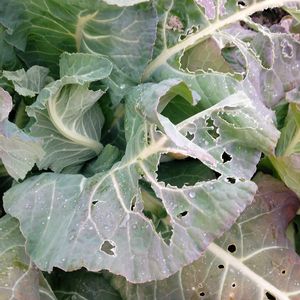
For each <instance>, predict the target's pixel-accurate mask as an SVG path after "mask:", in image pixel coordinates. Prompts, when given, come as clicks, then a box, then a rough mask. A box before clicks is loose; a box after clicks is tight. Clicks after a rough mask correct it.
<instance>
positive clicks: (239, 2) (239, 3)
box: [237, 1, 247, 7]
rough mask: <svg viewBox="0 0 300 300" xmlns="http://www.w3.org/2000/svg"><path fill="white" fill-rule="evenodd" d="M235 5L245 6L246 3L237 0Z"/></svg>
mask: <svg viewBox="0 0 300 300" xmlns="http://www.w3.org/2000/svg"><path fill="white" fill-rule="evenodd" d="M237 5H238V6H239V7H245V6H247V4H246V3H245V2H244V1H238V2H237Z"/></svg>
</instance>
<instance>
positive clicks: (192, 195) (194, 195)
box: [189, 191, 196, 199]
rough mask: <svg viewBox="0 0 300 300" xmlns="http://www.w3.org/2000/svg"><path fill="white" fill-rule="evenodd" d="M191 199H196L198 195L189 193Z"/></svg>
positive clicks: (192, 192)
mask: <svg viewBox="0 0 300 300" xmlns="http://www.w3.org/2000/svg"><path fill="white" fill-rule="evenodd" d="M189 197H190V198H192V199H194V198H195V197H196V193H195V192H194V191H190V192H189Z"/></svg>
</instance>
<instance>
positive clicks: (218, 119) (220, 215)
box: [5, 80, 276, 282]
mask: <svg viewBox="0 0 300 300" xmlns="http://www.w3.org/2000/svg"><path fill="white" fill-rule="evenodd" d="M179 83H180V82H179V81H178V80H173V81H172V80H169V81H165V82H162V83H160V84H153V86H152V87H151V88H150V87H149V89H146V90H145V91H144V92H142V93H140V94H139V95H140V97H134V96H133V97H132V98H130V97H129V98H128V99H127V104H126V107H127V108H126V110H127V112H126V120H127V123H126V124H127V127H126V132H127V134H126V136H127V140H128V143H127V149H126V153H125V155H124V157H123V158H122V160H121V161H120V162H118V163H116V164H115V165H114V166H113V167H112V168H111V169H110V170H109V171H106V172H102V173H99V174H96V175H95V176H93V177H91V178H88V179H86V178H85V177H83V176H81V175H63V174H61V175H59V174H47V173H44V174H42V175H39V176H37V177H32V178H30V179H28V180H26V181H25V182H24V183H22V184H19V185H16V186H14V187H13V188H12V189H11V190H10V191H9V192H8V193H7V194H6V195H5V209H6V211H7V212H8V213H10V214H11V215H13V216H15V217H17V218H18V219H19V220H20V223H21V228H22V232H23V233H24V235H25V237H26V240H27V250H28V252H29V253H30V255H31V257H32V259H33V261H34V262H35V263H36V264H37V265H38V266H39V267H40V268H41V269H42V270H48V271H51V270H52V268H53V267H54V266H57V267H59V268H62V269H64V270H74V269H78V268H80V267H82V266H84V267H86V268H87V269H88V270H92V271H98V270H101V269H108V270H110V271H111V272H113V273H116V274H122V275H123V276H125V277H126V278H127V279H128V280H129V281H132V282H145V281H149V280H154V279H163V278H166V277H168V276H170V275H172V274H173V273H175V272H176V271H178V270H179V269H180V268H182V266H184V265H187V264H189V263H191V262H192V261H194V260H195V259H197V258H198V257H199V256H200V255H201V253H202V252H203V251H204V250H205V248H206V247H207V246H208V245H209V244H210V242H211V241H212V240H214V239H215V238H216V237H218V236H220V235H221V234H222V233H223V232H224V231H225V230H226V229H228V228H229V227H230V225H231V224H232V223H233V222H234V221H235V220H236V218H237V217H238V216H239V214H240V213H241V212H242V211H243V210H244V208H245V207H246V206H247V205H248V204H250V203H251V201H252V200H253V196H254V193H255V191H256V187H255V185H254V184H253V183H252V182H250V181H249V179H250V178H251V177H252V175H253V173H254V171H255V166H256V164H257V162H258V160H259V157H260V153H259V152H258V151H257V150H255V148H257V149H260V148H261V147H260V144H261V142H260V139H261V137H262V136H268V135H269V134H268V133H267V132H268V131H269V130H273V132H275V133H276V130H275V129H274V128H273V127H272V126H273V125H272V120H262V119H260V117H258V119H257V113H256V109H255V107H254V106H253V105H252V103H251V101H250V100H249V99H248V98H247V97H246V95H245V94H243V93H239V94H236V95H232V96H231V97H228V98H226V99H224V101H221V102H220V103H219V104H218V105H215V106H213V107H211V108H210V109H209V110H207V111H204V112H201V113H199V114H197V115H194V116H193V117H191V118H190V119H187V120H185V121H183V122H182V123H180V124H178V125H177V126H176V129H177V130H178V131H180V132H181V134H183V136H186V135H187V133H188V132H189V133H190V134H191V135H194V138H193V139H192V143H194V144H195V145H198V146H199V147H202V148H203V149H204V150H205V151H206V152H208V153H209V154H210V155H211V156H212V157H213V158H214V159H215V162H214V163H209V162H207V161H205V160H204V162H205V163H206V164H207V165H209V166H210V167H211V168H214V169H215V170H216V171H218V172H219V173H221V175H222V176H221V177H220V178H219V179H218V180H211V181H203V182H198V183H196V184H195V185H192V186H183V187H182V188H178V187H175V186H170V185H165V184H164V183H163V182H159V181H158V180H157V179H156V173H155V172H156V170H157V165H158V163H159V158H160V155H161V153H166V152H172V151H174V149H175V151H176V152H177V153H185V152H184V149H183V150H181V148H180V147H176V146H175V144H174V142H176V139H177V137H174V136H172V135H170V136H169V133H168V132H167V131H166V134H163V133H161V132H159V131H156V130H155V126H154V125H153V123H152V125H150V124H151V123H149V122H148V121H147V120H145V117H144V116H143V114H141V111H140V110H139V109H141V108H142V107H143V105H144V104H143V101H144V103H145V104H147V103H148V104H149V105H150V106H151V105H153V104H151V102H153V101H154V102H155V101H157V99H155V97H153V96H151V97H149V95H152V94H151V93H150V94H148V93H147V91H149V90H151V89H153V90H157V95H158V96H159V97H161V94H160V92H159V91H160V89H161V88H162V87H163V86H164V85H166V84H169V85H170V89H169V91H173V87H176V86H178V84H179ZM179 86H181V85H179ZM181 88H182V89H183V90H184V88H183V87H181ZM137 90H139V87H138V88H137ZM135 92H136V91H133V92H132V93H133V94H132V95H134V93H135ZM171 94H172V93H171ZM166 95H167V96H168V92H166ZM147 96H148V97H147ZM169 96H170V95H169ZM173 96H175V95H174V94H173ZM147 99H148V100H147ZM159 100H161V99H159ZM142 111H144V109H142ZM150 117H151V116H150ZM207 119H211V120H212V121H213V122H214V123H215V126H216V127H217V128H218V131H217V132H218V134H219V135H220V136H219V137H218V138H213V137H212V136H211V135H210V134H209V133H208V131H209V130H210V129H211V127H210V126H207V125H205V124H206V121H207ZM225 119H226V120H227V121H225ZM204 125H205V126H204ZM158 126H159V124H158ZM162 130H164V127H162ZM245 136H247V137H248V136H249V138H250V139H249V144H247V145H245V143H244V141H245V139H244V138H245ZM251 136H252V137H251ZM148 138H149V141H148ZM274 138H275V139H274V140H272V139H270V140H268V142H269V143H270V145H273V147H274V143H276V136H275V137H274ZM264 139H265V138H264ZM250 144H251V145H250ZM224 151H228V152H229V154H230V155H232V157H233V159H232V161H230V162H225V163H224V162H223V160H222V154H223V152H224ZM238 161H243V163H242V164H240V165H239V167H238V168H234V167H232V166H235V164H237V163H238ZM227 177H233V178H234V180H235V183H230V182H229V181H228V180H227ZM142 178H143V179H144V180H146V181H148V182H149V183H150V184H151V187H152V189H153V190H154V192H155V193H156V195H157V197H158V198H159V199H160V200H161V201H162V205H163V206H164V207H165V209H166V211H167V213H168V215H169V216H170V220H171V226H172V227H173V234H172V237H171V241H170V244H167V243H166V242H165V241H164V240H163V239H162V238H161V236H160V235H159V234H157V232H156V231H155V230H154V228H153V225H152V222H151V220H150V219H148V218H147V217H146V216H145V215H144V214H143V211H142V210H143V209H142V208H143V203H142V201H143V199H142V196H141V193H140V188H139V180H140V179H142ZM239 179H241V180H239ZM24 189H26V191H28V192H27V193H26V194H24V193H23V191H24ZM24 210H25V211H28V214H24ZM185 211H187V212H188V213H187V214H186V215H185V216H184V217H182V216H181V213H183V212H185ZM104 245H106V246H108V245H109V246H110V248H111V250H109V251H108V252H107V251H104V250H103V247H104ZM86 249H89V251H87V250H86Z"/></svg>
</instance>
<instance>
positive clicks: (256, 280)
mask: <svg viewBox="0 0 300 300" xmlns="http://www.w3.org/2000/svg"><path fill="white" fill-rule="evenodd" d="M256 182H257V183H258V192H257V194H256V196H255V201H254V202H253V204H252V205H251V206H249V207H248V208H247V209H246V210H245V211H244V213H243V214H242V215H241V216H240V217H239V219H238V220H237V222H236V223H235V224H234V225H233V226H232V228H231V229H230V231H228V232H226V233H225V234H224V235H223V236H222V237H221V238H219V239H218V240H216V241H215V242H214V243H211V244H210V245H209V246H208V248H207V250H206V251H205V253H204V255H203V257H201V258H200V259H199V260H197V261H196V262H194V263H193V264H191V265H189V266H187V267H185V268H183V269H182V270H181V271H180V272H178V273H177V274H175V275H173V276H171V277H170V278H168V279H165V280H162V281H155V282H149V283H145V284H130V283H128V282H126V281H125V280H124V278H122V277H120V276H119V277H117V276H114V277H113V278H112V279H113V280H112V283H113V285H114V286H115V288H116V289H117V290H119V291H120V293H121V295H122V297H123V298H124V299H128V300H129V299H143V300H144V299H147V300H150V299H153V300H154V299H162V300H166V299H180V300H187V299H250V298H251V299H286V300H288V299H297V298H298V297H299V295H300V290H299V273H300V259H299V256H298V255H297V254H296V252H295V251H294V249H293V247H292V246H291V245H290V243H289V241H288V240H287V238H286V236H285V230H286V228H287V225H288V223H289V222H290V221H291V220H292V218H293V217H294V216H295V214H296V211H297V209H298V208H299V200H298V199H297V197H296V196H295V194H294V193H292V192H291V191H290V190H288V189H287V188H286V187H285V186H284V185H283V184H282V183H281V182H280V181H278V180H275V179H273V178H272V177H270V176H260V177H258V178H257V179H256ZM249 297H250V298H249Z"/></svg>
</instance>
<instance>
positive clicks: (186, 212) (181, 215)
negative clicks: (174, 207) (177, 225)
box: [177, 210, 188, 219]
mask: <svg viewBox="0 0 300 300" xmlns="http://www.w3.org/2000/svg"><path fill="white" fill-rule="evenodd" d="M187 214H188V211H187V210H185V211H183V212H181V213H180V214H178V215H177V218H179V219H181V218H182V217H184V216H186V215H187Z"/></svg>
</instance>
